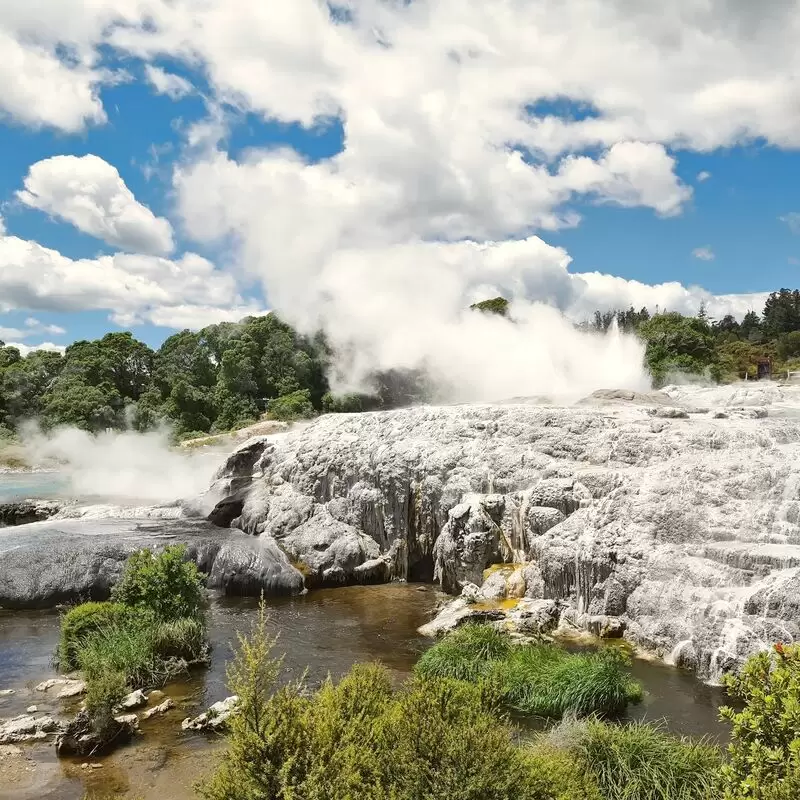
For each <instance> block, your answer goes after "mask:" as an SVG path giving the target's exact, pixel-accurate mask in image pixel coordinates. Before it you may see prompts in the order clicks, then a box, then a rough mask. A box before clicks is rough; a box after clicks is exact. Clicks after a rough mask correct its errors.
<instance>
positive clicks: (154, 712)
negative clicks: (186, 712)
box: [142, 697, 175, 720]
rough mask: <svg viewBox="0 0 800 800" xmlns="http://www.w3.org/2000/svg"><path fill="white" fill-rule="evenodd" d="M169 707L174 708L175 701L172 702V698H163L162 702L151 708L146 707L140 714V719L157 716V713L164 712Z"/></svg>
mask: <svg viewBox="0 0 800 800" xmlns="http://www.w3.org/2000/svg"><path fill="white" fill-rule="evenodd" d="M171 708H175V702H174V700H172V698H170V697H168V698H167V699H166V700H164V701H163V702H161V703H159V704H158V705H157V706H153V707H152V708H148V709H147V711H145V712H144V713H143V714H142V719H143V720H147V719H150V718H151V717H155V716H157V715H159V714H166V713H167V711H169V710H170V709H171Z"/></svg>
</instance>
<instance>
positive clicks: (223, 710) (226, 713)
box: [181, 695, 239, 731]
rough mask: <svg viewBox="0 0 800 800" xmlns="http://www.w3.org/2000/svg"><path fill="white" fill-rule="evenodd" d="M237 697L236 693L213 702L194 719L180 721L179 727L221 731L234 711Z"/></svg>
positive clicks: (193, 729) (187, 729) (186, 729)
mask: <svg viewBox="0 0 800 800" xmlns="http://www.w3.org/2000/svg"><path fill="white" fill-rule="evenodd" d="M238 703H239V698H238V697H237V696H236V695H233V696H232V697H227V698H225V700H220V701H219V702H217V703H214V705H213V706H211V707H210V708H209V709H208V711H206V712H205V713H203V714H201V715H200V716H199V717H195V718H194V719H190V718H188V717H187V718H186V719H185V720H184V721H183V722H182V723H181V728H182V729H183V730H185V731H221V730H224V729H225V728H227V727H228V720H229V719H230V717H231V714H233V713H234V712H235V711H236V706H237V705H238Z"/></svg>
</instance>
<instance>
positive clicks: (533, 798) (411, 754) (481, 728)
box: [200, 607, 591, 800]
mask: <svg viewBox="0 0 800 800" xmlns="http://www.w3.org/2000/svg"><path fill="white" fill-rule="evenodd" d="M273 644H274V640H272V639H270V638H269V636H268V635H267V630H266V619H265V613H264V609H263V607H262V610H261V613H260V615H259V622H258V624H257V626H256V628H255V630H254V632H253V634H252V635H251V637H249V638H243V639H242V640H241V642H240V647H239V651H238V653H237V655H236V658H235V660H234V662H233V664H232V665H231V668H230V670H229V681H230V685H229V688H230V690H231V691H232V692H233V693H235V694H236V695H238V696H239V699H240V702H239V707H238V711H237V713H236V714H235V715H234V717H233V718H232V725H231V732H230V736H229V740H228V749H227V751H226V753H225V755H224V757H223V759H222V762H221V764H220V766H219V768H218V770H217V772H216V773H215V775H214V776H213V777H212V778H211V779H210V780H209V781H207V782H206V783H205V784H204V785H202V786H201V787H200V791H201V794H202V795H203V796H204V797H205V798H207V800H252V798H264V800H267V798H268V799H269V800H289V798H299V797H302V798H306V800H355V798H359V800H360V798H364V800H422V799H423V798H434V797H436V798H447V800H511V798H514V800H555V799H556V798H558V799H559V800H589V798H590V797H591V795H589V794H587V793H585V792H583V791H577V789H576V790H575V791H574V792H573V790H572V787H573V786H577V785H578V783H580V781H581V776H580V775H578V776H576V775H575V774H574V771H573V773H570V771H569V770H568V769H567V768H566V765H565V764H564V761H563V759H561V758H560V756H558V757H557V758H558V762H557V767H558V768H553V764H554V763H555V762H554V761H553V760H551V759H550V758H549V756H543V755H542V754H541V753H536V754H534V753H532V752H530V751H529V750H527V749H525V748H520V747H517V746H516V745H515V743H514V739H513V735H512V731H511V729H510V728H509V727H508V726H507V725H506V724H505V722H504V721H503V720H502V719H499V718H498V717H497V716H496V698H494V697H493V696H492V694H491V693H490V692H486V691H485V690H484V687H482V686H480V685H473V684H469V683H465V682H462V681H455V680H450V679H425V678H422V677H417V678H415V679H413V680H411V681H409V682H408V683H407V684H405V685H404V686H403V687H402V688H401V689H400V690H399V691H394V690H393V688H392V682H391V679H390V676H389V674H388V672H387V671H386V670H385V669H384V668H382V667H380V666H377V665H360V666H355V667H353V669H352V670H351V671H350V673H349V674H348V675H346V676H345V677H344V678H343V679H342V680H341V681H340V682H339V683H338V684H334V683H333V682H332V681H331V680H328V681H327V682H326V683H325V684H324V685H323V686H322V687H321V688H320V689H319V690H318V691H317V692H315V693H314V694H309V693H308V692H307V691H306V690H305V689H304V688H303V686H302V685H301V684H299V683H295V684H291V685H289V686H284V687H282V688H280V689H278V690H277V691H274V682H275V680H276V678H277V676H278V674H279V672H280V662H279V661H276V660H275V659H274V658H272V656H271V650H272V646H273Z"/></svg>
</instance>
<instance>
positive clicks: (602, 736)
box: [547, 719, 721, 800]
mask: <svg viewBox="0 0 800 800" xmlns="http://www.w3.org/2000/svg"><path fill="white" fill-rule="evenodd" d="M547 739H548V740H549V742H550V743H551V744H552V743H554V744H555V745H556V746H557V747H560V748H561V749H562V750H563V751H564V752H565V753H568V754H569V755H570V756H572V758H573V760H574V765H575V768H576V769H579V770H581V771H583V772H584V773H585V774H586V775H587V776H588V777H590V778H591V779H592V781H593V783H595V784H596V786H597V788H598V790H599V792H600V796H601V797H602V798H603V800H716V798H717V797H718V785H719V784H718V781H719V766H720V763H721V754H720V751H719V750H718V749H717V748H716V747H713V746H711V745H710V744H709V743H708V742H707V741H705V740H700V741H693V740H691V739H687V738H684V737H675V736H670V735H669V734H667V733H665V732H664V731H663V730H662V729H661V728H660V727H659V726H658V725H651V724H646V723H643V722H634V723H630V724H626V725H613V724H606V723H603V722H601V721H599V720H597V719H593V720H587V721H584V722H574V721H573V722H569V723H566V724H564V723H562V725H560V726H559V727H558V728H556V729H555V730H554V731H553V732H551V733H550V734H549V735H548V737H547Z"/></svg>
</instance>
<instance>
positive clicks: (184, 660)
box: [56, 545, 208, 734]
mask: <svg viewBox="0 0 800 800" xmlns="http://www.w3.org/2000/svg"><path fill="white" fill-rule="evenodd" d="M204 599H205V598H204V593H203V584H202V580H201V578H200V576H199V574H198V572H197V568H196V566H195V565H194V564H193V563H190V562H188V561H186V560H185V548H184V547H183V546H180V545H179V546H174V547H167V548H166V549H165V550H164V551H163V552H161V553H160V554H158V555H154V554H153V553H151V552H150V551H148V550H142V551H139V552H136V553H134V554H133V555H132V556H131V557H130V558H129V559H128V561H127V563H126V565H125V571H124V573H123V575H122V578H121V580H120V582H119V584H118V585H117V587H116V588H115V590H114V593H113V600H114V602H110V603H84V604H82V605H79V606H76V607H74V608H72V609H70V611H68V612H67V613H66V614H65V615H64V616H63V617H62V620H61V638H60V642H59V647H58V652H57V654H56V660H57V661H58V663H59V667H60V668H61V669H62V670H71V669H75V668H79V669H80V670H81V671H82V672H83V674H84V678H85V680H86V686H87V694H86V709H87V711H88V713H89V715H90V721H91V724H92V726H93V728H94V729H95V731H96V732H98V733H101V734H102V732H103V731H106V730H110V729H113V725H112V720H113V716H114V709H115V706H116V705H117V704H118V703H119V701H120V700H121V699H122V697H123V696H124V695H125V694H126V693H127V692H129V691H131V690H133V689H139V688H144V687H147V686H157V685H163V684H164V683H166V682H167V681H168V680H170V679H172V678H174V677H176V676H177V675H179V674H181V673H184V672H186V671H187V670H188V669H189V668H190V666H191V665H192V664H196V663H199V662H204V661H205V660H206V658H207V654H208V644H207V636H206V623H205V602H204Z"/></svg>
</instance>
